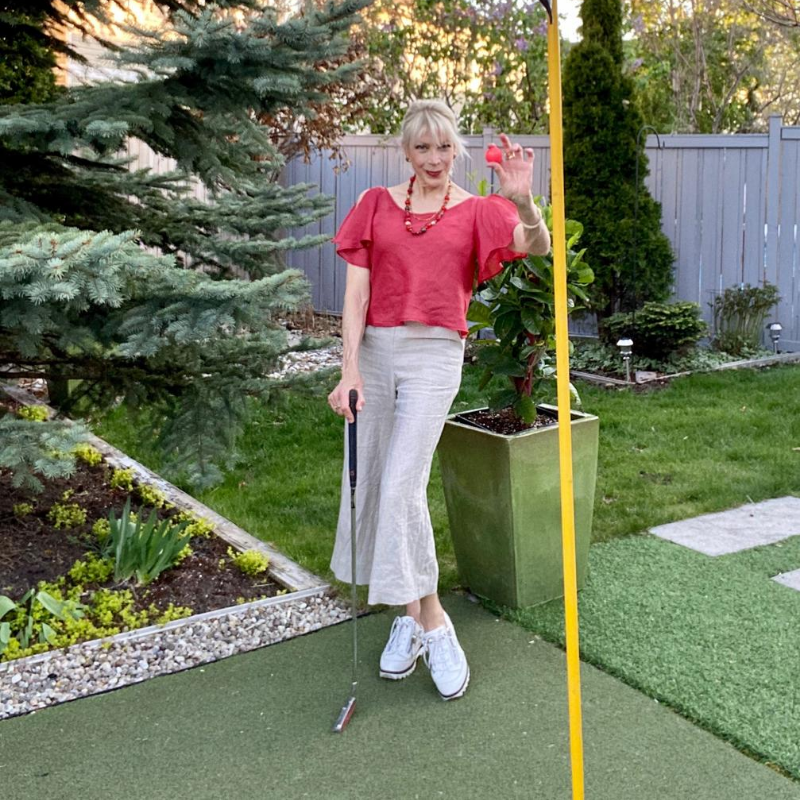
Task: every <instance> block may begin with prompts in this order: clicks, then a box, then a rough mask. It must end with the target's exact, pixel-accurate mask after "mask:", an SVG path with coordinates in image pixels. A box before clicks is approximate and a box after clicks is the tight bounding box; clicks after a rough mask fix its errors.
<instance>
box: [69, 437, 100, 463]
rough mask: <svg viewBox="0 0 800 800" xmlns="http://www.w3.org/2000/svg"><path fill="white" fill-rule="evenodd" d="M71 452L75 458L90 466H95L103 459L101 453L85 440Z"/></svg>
mask: <svg viewBox="0 0 800 800" xmlns="http://www.w3.org/2000/svg"><path fill="white" fill-rule="evenodd" d="M72 452H73V453H74V454H75V456H76V457H77V458H79V459H80V460H81V461H84V462H85V463H87V464H88V465H89V466H90V467H96V466H97V465H98V464H99V463H100V462H101V461H102V460H103V455H102V453H101V452H100V451H99V450H98V449H97V448H96V447H92V446H91V445H90V444H87V443H86V442H83V443H82V444H79V445H78V446H77V447H76V448H75V449H74V450H73V451H72Z"/></svg>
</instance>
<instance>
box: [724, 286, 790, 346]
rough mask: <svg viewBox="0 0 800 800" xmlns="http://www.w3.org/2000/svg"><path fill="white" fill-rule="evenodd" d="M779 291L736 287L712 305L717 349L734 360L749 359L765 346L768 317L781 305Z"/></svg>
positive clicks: (765, 287) (764, 288)
mask: <svg viewBox="0 0 800 800" xmlns="http://www.w3.org/2000/svg"><path fill="white" fill-rule="evenodd" d="M779 300H780V294H779V292H778V287H777V286H774V285H773V284H771V283H766V282H765V283H764V285H763V286H751V285H750V284H749V283H745V284H742V285H741V286H732V287H729V288H728V289H726V290H725V291H724V292H723V293H722V294H720V295H717V296H716V297H715V298H714V302H713V303H709V305H710V306H711V308H712V309H713V310H714V338H713V340H712V344H713V346H714V347H715V348H716V349H717V350H721V351H722V352H724V353H730V354H731V355H734V356H748V355H751V354H752V353H753V352H754V351H756V350H758V349H759V348H760V346H761V334H762V332H763V330H764V321H765V320H766V318H767V314H768V313H769V312H770V311H771V310H772V309H773V308H774V307H775V306H776V305H777V304H778V302H779Z"/></svg>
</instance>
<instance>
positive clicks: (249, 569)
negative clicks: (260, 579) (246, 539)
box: [228, 547, 269, 577]
mask: <svg viewBox="0 0 800 800" xmlns="http://www.w3.org/2000/svg"><path fill="white" fill-rule="evenodd" d="M228 555H229V556H230V557H231V559H232V560H233V563H234V564H235V565H236V566H237V567H238V568H239V569H240V570H241V571H242V572H243V573H244V574H245V575H250V576H253V577H254V576H256V575H261V573H263V572H266V571H267V568H268V567H269V557H268V556H267V555H265V554H264V553H262V552H261V551H260V550H245V551H244V552H243V553H237V552H236V551H235V550H234V549H233V548H232V547H229V548H228Z"/></svg>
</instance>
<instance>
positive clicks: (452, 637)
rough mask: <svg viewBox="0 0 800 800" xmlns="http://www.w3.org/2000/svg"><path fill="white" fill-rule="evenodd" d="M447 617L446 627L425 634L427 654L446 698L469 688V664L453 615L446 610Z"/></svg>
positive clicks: (444, 698) (426, 662)
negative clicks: (452, 620)
mask: <svg viewBox="0 0 800 800" xmlns="http://www.w3.org/2000/svg"><path fill="white" fill-rule="evenodd" d="M444 618H445V624H444V625H442V627H440V628H436V629H435V630H432V631H428V633H426V634H425V635H424V639H425V654H424V656H423V657H424V659H425V664H426V666H427V667H428V669H430V671H431V677H432V678H433V682H434V683H435V684H436V688H437V689H438V690H439V694H440V695H441V698H442V700H455V699H456V698H457V697H461V696H462V695H463V694H464V692H466V691H467V684H469V666H468V665H467V657H466V656H465V655H464V651H463V650H462V649H461V645H460V644H459V643H458V637H457V636H456V629H455V628H454V627H453V623H452V622H451V621H450V617H448V616H447V614H445V615H444Z"/></svg>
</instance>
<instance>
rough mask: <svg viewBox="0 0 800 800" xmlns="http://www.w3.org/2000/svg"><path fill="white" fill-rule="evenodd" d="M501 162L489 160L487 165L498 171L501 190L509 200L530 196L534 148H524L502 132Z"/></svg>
mask: <svg viewBox="0 0 800 800" xmlns="http://www.w3.org/2000/svg"><path fill="white" fill-rule="evenodd" d="M500 150H501V151H502V153H503V160H502V162H501V163H499V164H497V163H492V162H489V163H488V164H487V166H488V167H489V168H490V169H493V170H494V171H495V172H496V173H497V177H498V179H499V180H500V191H501V192H502V194H503V196H504V197H507V198H508V199H509V200H516V199H517V198H520V199H522V198H525V199H527V198H528V197H530V193H531V183H532V181H533V161H534V155H533V148H531V147H529V148H527V149H526V150H523V148H522V145H521V144H514V143H513V142H512V141H511V139H509V138H508V136H507V135H506V134H505V133H501V134H500Z"/></svg>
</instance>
